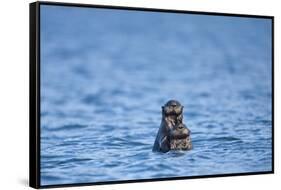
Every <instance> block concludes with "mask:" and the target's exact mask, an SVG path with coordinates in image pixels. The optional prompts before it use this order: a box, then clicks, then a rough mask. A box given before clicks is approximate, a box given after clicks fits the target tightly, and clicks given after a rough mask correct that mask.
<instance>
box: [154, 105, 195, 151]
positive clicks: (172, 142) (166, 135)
mask: <svg viewBox="0 0 281 190" xmlns="http://www.w3.org/2000/svg"><path fill="white" fill-rule="evenodd" d="M182 112H183V106H182V105H181V104H180V103H179V102H178V101H176V100H170V101H168V102H167V103H166V104H165V105H164V106H162V121H161V125H160V128H159V130H158V133H157V136H156V139H155V142H154V146H153V149H152V150H153V151H160V152H168V151H169V150H190V149H191V148H192V144H191V139H190V130H189V129H188V128H187V127H186V125H185V124H183V121H182V120H183V113H182Z"/></svg>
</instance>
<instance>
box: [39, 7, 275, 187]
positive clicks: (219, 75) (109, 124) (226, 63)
mask: <svg viewBox="0 0 281 190" xmlns="http://www.w3.org/2000/svg"><path fill="white" fill-rule="evenodd" d="M271 95H272V90H271V21H270V20H267V19H255V18H239V17H221V16H200V15H186V14H170V13H152V12H146V13H144V12H135V11H118V10H103V9H88V8H70V7H68V8H67V7H55V6H42V7H41V183H42V185H53V184H69V183H87V182H101V181H114V180H130V179H148V178H165V177H175V176H197V175H209V174H228V173H241V172H242V173H243V172H259V171H270V170H271V164H272V163H271V160H272V152H271V144H272V142H271V134H272V120H271V115H272V111H271V109H272V107H271ZM169 99H177V100H179V101H180V102H181V103H182V104H183V105H184V107H185V108H184V123H185V124H186V125H187V126H188V128H189V129H190V130H191V137H192V141H193V146H194V148H193V150H191V151H188V152H169V153H166V154H164V153H154V152H152V151H151V149H152V146H153V143H154V139H155V136H156V133H157V130H158V128H159V125H160V121H161V106H162V105H163V104H164V103H165V102H166V101H168V100H169Z"/></svg>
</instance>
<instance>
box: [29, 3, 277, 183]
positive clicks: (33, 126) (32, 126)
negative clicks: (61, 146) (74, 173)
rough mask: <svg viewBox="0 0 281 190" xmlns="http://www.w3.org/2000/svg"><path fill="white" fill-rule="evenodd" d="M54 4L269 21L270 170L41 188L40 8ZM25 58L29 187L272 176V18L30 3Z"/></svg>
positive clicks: (90, 6)
mask: <svg viewBox="0 0 281 190" xmlns="http://www.w3.org/2000/svg"><path fill="white" fill-rule="evenodd" d="M41 5H55V6H66V7H87V8H105V9H116V10H133V11H145V12H169V13H183V14H195V15H198V14H199V15H213V16H230V17H246V18H264V19H269V20H271V26H272V28H271V31H272V34H271V44H272V49H271V53H272V55H271V57H272V60H271V64H272V71H271V74H272V81H271V84H272V102H271V103H272V170H271V171H265V172H249V173H233V174H218V175H202V176H181V177H171V178H158V179H137V180H121V181H105V182H93V183H78V184H58V185H43V186H42V185H41V183H40V6H41ZM29 16H30V17H29V39H30V41H29V53H30V54H29V59H30V65H29V69H30V74H29V185H30V187H33V188H52V187H72V186H88V185H102V184H121V183H135V182H151V181H167V180H184V179H196V178H211V177H227V176H244V175H259V174H273V173H274V16H264V15H248V14H232V13H218V12H200V11H187V10H168V9H167V10H166V9H156V8H142V7H124V6H109V5H92V4H77V3H59V2H45V1H40V2H34V3H30V4H29Z"/></svg>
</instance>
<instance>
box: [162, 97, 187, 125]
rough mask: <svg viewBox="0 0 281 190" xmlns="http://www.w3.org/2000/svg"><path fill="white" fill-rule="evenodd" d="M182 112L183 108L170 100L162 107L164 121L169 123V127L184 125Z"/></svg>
mask: <svg viewBox="0 0 281 190" xmlns="http://www.w3.org/2000/svg"><path fill="white" fill-rule="evenodd" d="M182 112H183V106H182V105H181V104H180V103H179V102H178V101H176V100H170V101H168V102H167V103H166V104H165V105H164V106H162V119H163V120H165V121H166V122H168V125H172V126H175V125H177V124H179V123H182V119H183V114H182ZM170 127H171V126H170Z"/></svg>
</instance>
